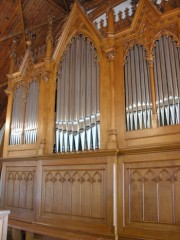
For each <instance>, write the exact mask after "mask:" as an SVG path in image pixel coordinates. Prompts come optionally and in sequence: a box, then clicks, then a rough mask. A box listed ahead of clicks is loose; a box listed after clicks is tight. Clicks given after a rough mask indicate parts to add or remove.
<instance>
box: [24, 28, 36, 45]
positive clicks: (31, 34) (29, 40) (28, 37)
mask: <svg viewBox="0 0 180 240" xmlns="http://www.w3.org/2000/svg"><path fill="white" fill-rule="evenodd" d="M25 36H26V45H27V47H28V48H30V46H31V45H32V42H33V41H34V40H35V39H36V33H35V32H34V31H33V30H26V31H25Z"/></svg>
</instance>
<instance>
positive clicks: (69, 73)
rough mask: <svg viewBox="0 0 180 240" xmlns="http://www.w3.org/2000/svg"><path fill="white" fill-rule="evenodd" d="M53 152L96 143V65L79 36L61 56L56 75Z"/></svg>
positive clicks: (93, 52)
mask: <svg viewBox="0 0 180 240" xmlns="http://www.w3.org/2000/svg"><path fill="white" fill-rule="evenodd" d="M56 106H57V110H56V152H68V151H70V152H72V151H80V150H83V151H84V150H91V149H94V150H95V149H97V148H99V146H100V113H99V65H98V58H97V54H96V49H95V48H94V46H93V44H92V43H91V42H89V41H88V39H87V38H84V37H83V36H82V35H79V36H77V37H74V38H73V39H72V40H71V42H70V44H69V46H68V47H67V49H66V52H65V53H64V54H63V56H62V60H61V62H60V67H59V71H58V76H57V104H56Z"/></svg>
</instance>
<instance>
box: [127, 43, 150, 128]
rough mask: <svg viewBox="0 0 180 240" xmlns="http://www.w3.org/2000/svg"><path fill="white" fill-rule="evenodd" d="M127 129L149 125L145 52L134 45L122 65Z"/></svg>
mask: <svg viewBox="0 0 180 240" xmlns="http://www.w3.org/2000/svg"><path fill="white" fill-rule="evenodd" d="M124 75H125V90H126V96H125V100H126V129H127V131H132V130H138V129H145V128H150V127H151V115H152V110H151V94H150V87H149V84H150V80H149V71H148V65H147V61H146V52H145V49H144V47H143V46H138V45H135V46H134V47H133V48H132V49H130V50H129V53H128V56H127V57H126V63H125V65H124Z"/></svg>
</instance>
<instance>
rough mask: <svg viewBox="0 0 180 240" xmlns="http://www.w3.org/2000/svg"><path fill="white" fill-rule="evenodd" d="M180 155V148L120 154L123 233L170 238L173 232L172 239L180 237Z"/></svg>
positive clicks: (120, 203)
mask: <svg viewBox="0 0 180 240" xmlns="http://www.w3.org/2000/svg"><path fill="white" fill-rule="evenodd" d="M178 159H180V155H179V152H174V154H172V153H147V154H134V155H130V156H128V155H127V156H124V157H119V160H118V171H119V181H118V208H119V213H118V225H119V226H118V227H119V234H120V235H121V234H129V236H132V237H133V236H134V237H138V236H139V237H140V238H142V239H163V240H165V239H170V238H169V237H170V236H171V239H179V237H180V210H179V209H180V208H179V202H180V160H178ZM122 183H124V184H122ZM122 205H123V206H124V209H122V207H121V206H122ZM120 209H121V210H122V211H120Z"/></svg>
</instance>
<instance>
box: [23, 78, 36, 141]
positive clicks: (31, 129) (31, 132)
mask: <svg viewBox="0 0 180 240" xmlns="http://www.w3.org/2000/svg"><path fill="white" fill-rule="evenodd" d="M38 99H39V84H38V82H37V81H35V80H33V81H32V82H31V83H30V84H29V88H28V92H27V98H26V115H25V123H24V125H25V127H24V144H33V143H36V141H37V128H38V124H37V123H38V103H39V101H38Z"/></svg>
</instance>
